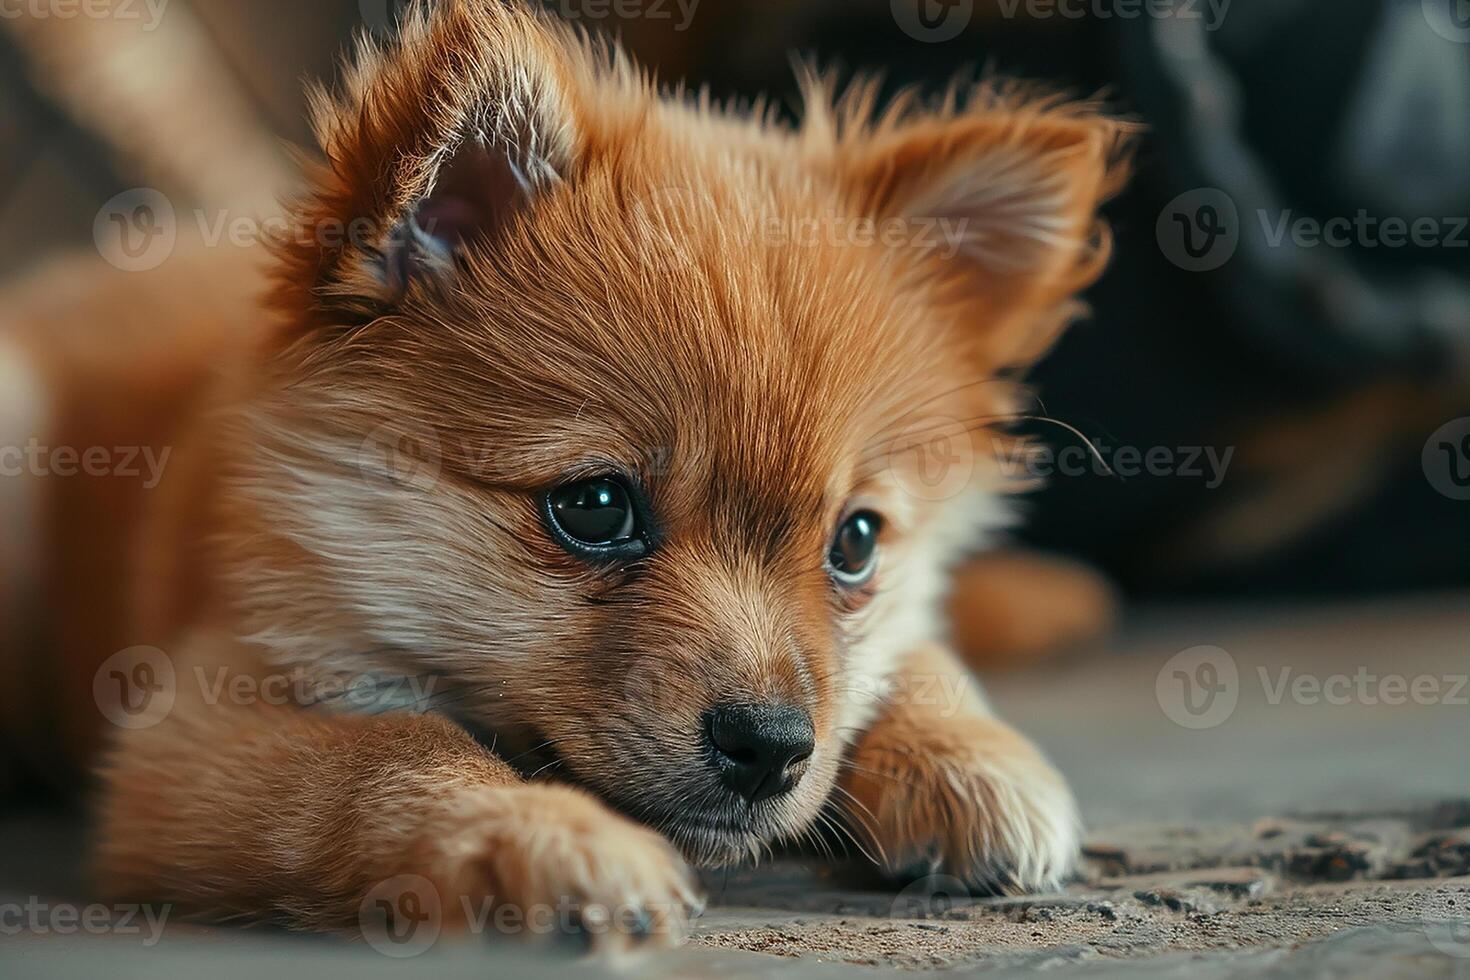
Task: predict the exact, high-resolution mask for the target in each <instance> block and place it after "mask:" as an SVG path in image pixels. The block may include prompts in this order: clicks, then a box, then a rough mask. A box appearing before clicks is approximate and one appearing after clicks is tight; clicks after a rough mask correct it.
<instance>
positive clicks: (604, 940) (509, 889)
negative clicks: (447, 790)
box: [430, 786, 702, 950]
mask: <svg viewBox="0 0 1470 980" xmlns="http://www.w3.org/2000/svg"><path fill="white" fill-rule="evenodd" d="M452 811H453V812H452V813H451V820H452V822H453V825H454V828H455V829H454V830H453V831H452V832H450V833H448V834H446V835H444V836H443V837H442V838H440V839H439V840H436V841H434V842H433V844H432V857H431V859H430V860H431V864H432V866H433V867H434V870H435V873H434V875H433V877H434V879H435V880H436V881H437V882H439V883H441V884H440V885H439V890H440V893H441V896H442V900H443V901H444V903H445V904H446V905H447V906H450V905H452V908H447V909H446V913H445V918H446V920H448V921H450V922H453V923H456V924H460V925H463V926H465V927H467V928H469V929H471V930H472V931H474V932H484V933H487V934H490V935H495V934H502V933H503V934H508V935H513V936H518V937H522V938H528V939H533V940H535V939H558V938H566V937H568V936H573V937H577V938H579V939H580V940H582V941H585V942H588V943H589V944H590V945H591V946H593V947H594V948H596V949H598V950H616V949H622V948H628V947H632V946H642V945H649V946H674V945H677V944H678V943H679V942H681V941H682V940H683V937H684V934H685V932H686V930H687V928H688V925H689V919H690V916H691V915H692V914H695V913H696V912H697V911H698V909H699V908H701V907H702V899H701V898H700V896H699V892H698V889H697V886H696V884H695V882H694V880H693V877H692V875H691V874H690V871H689V869H688V867H687V866H686V865H685V863H684V860H683V858H682V857H680V856H679V854H678V852H677V851H676V850H675V849H674V847H673V845H672V844H670V843H669V842H668V841H667V840H665V839H664V838H663V837H661V836H659V835H658V834H656V833H654V832H653V831H651V830H648V829H647V828H644V827H642V826H640V825H638V824H635V823H633V822H632V821H630V820H628V819H626V818H625V817H622V816H620V815H618V814H616V813H614V812H613V811H612V810H610V809H608V808H607V807H605V806H603V805H602V804H601V803H599V802H598V801H596V800H594V799H593V798H591V797H590V796H587V795H585V794H583V793H581V792H578V791H576V790H573V789H568V788H565V787H556V786H518V787H513V788H495V789H485V790H482V791H478V792H475V793H473V794H469V795H467V796H465V797H462V798H460V799H458V800H456V801H455V802H454V804H453V807H452Z"/></svg>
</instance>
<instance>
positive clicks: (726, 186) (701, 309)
mask: <svg viewBox="0 0 1470 980" xmlns="http://www.w3.org/2000/svg"><path fill="white" fill-rule="evenodd" d="M819 88H820V86H817V85H813V86H811V95H810V98H809V103H808V107H807V120H806V122H805V124H804V126H803V128H802V129H801V130H800V131H785V130H778V129H775V128H773V127H770V126H766V125H762V124H758V123H756V122H749V121H743V120H740V119H737V118H734V117H730V116H726V115H718V114H715V113H711V112H708V111H702V110H699V109H697V108H691V107H688V106H684V105H681V104H677V103H674V102H670V101H666V100H663V99H661V98H659V97H658V96H657V95H656V94H655V93H653V92H652V91H650V90H649V89H648V88H647V87H646V86H645V85H644V84H643V83H642V82H641V81H640V80H639V79H637V78H636V77H635V76H634V75H633V74H632V73H630V72H629V71H628V70H627V69H626V68H625V67H623V66H621V65H620V64H619V63H618V62H616V61H614V62H611V63H609V62H608V61H607V60H606V59H605V58H604V57H602V56H599V55H594V54H592V53H589V52H588V51H586V50H584V48H583V47H582V46H580V45H579V44H578V43H577V42H575V41H573V40H571V39H570V38H569V37H568V36H566V35H564V34H563V33H562V32H560V31H559V30H557V29H555V28H553V27H550V26H547V25H545V24H543V23H540V22H537V21H533V20H532V19H530V18H529V17H523V16H520V15H515V14H509V13H506V12H505V11H504V10H503V9H502V8H501V7H500V6H499V4H496V3H489V2H485V3H479V2H471V0H464V2H451V3H448V4H444V5H442V12H441V13H440V14H438V15H436V18H435V19H433V20H432V21H417V22H414V23H412V24H410V26H409V27H408V29H407V36H406V38H405V40H404V42H403V44H402V47H401V48H400V49H399V50H396V51H395V52H392V53H390V54H381V53H369V54H365V55H364V56H363V58H362V63H361V67H360V69H359V71H358V73H357V74H355V75H354V77H353V80H352V83H351V85H350V91H349V92H348V94H347V95H345V96H344V97H343V98H342V100H341V101H339V102H328V101H326V100H322V102H321V103H320V112H319V116H320V118H319V124H320V129H321V132H322V138H323V141H324V144H325V146H326V149H327V151H328V154H329V156H330V158H331V160H332V161H333V166H332V169H331V170H324V171H323V172H322V173H321V174H320V175H318V180H319V184H318V188H317V192H316V194H315V196H314V197H313V198H312V199H311V200H310V201H308V202H307V203H306V204H305V205H304V207H303V210H302V212H301V213H302V214H303V215H306V216H308V218H309V220H310V221H311V222H313V223H318V224H320V223H324V222H333V223H337V224H340V225H343V226H350V225H351V223H352V222H353V221H354V219H358V218H360V217H362V216H366V217H367V218H369V219H370V221H369V222H368V227H370V228H371V229H373V231H372V235H371V240H370V241H366V242H357V241H352V242H349V243H347V244H346V245H345V246H342V247H330V248H323V247H321V246H320V243H318V242H312V243H311V244H306V243H304V242H297V243H296V244H294V245H293V246H292V248H291V249H290V250H289V251H288V252H287V253H286V254H284V255H283V256H282V273H281V289H280V294H279V297H278V298H279V302H280V305H281V306H282V307H283V308H284V309H285V310H286V311H287V312H288V314H289V315H290V316H291V319H292V321H293V331H294V332H295V334H296V335H295V337H294V338H293V339H292V340H291V342H290V343H288V345H287V349H286V351H285V353H284V354H283V356H282V357H281V359H280V362H279V365H280V372H281V373H280V376H279V380H280V384H278V385H276V386H275V387H274V388H273V389H272V390H271V391H269V392H267V393H266V394H265V395H263V396H262V397H261V398H260V399H259V400H257V402H256V403H255V404H254V406H253V408H252V412H251V415H250V418H249V420H248V421H249V424H250V425H251V427H252V428H251V441H252V443H253V444H254V445H255V446H256V449H255V450H254V451H253V453H251V454H250V455H249V457H248V458H247V459H246V460H245V461H244V463H243V465H242V469H241V471H240V474H239V475H240V479H239V480H238V482H237V489H238V491H239V495H240V498H241V499H242V500H245V501H247V502H248V506H250V507H254V508H256V510H255V512H256V513H259V514H266V515H268V517H266V518H265V520H264V521H263V522H262V523H259V524H257V525H255V526H254V527H253V528H252V532H253V533H251V534H250V535H249V540H248V542H247V541H241V542H240V543H238V547H239V548H240V549H241V552H242V553H241V557H240V564H239V567H240V569H241V575H242V582H241V584H242V595H243V596H244V601H245V602H246V604H247V608H248V609H249V610H250V611H251V612H252V614H253V616H254V619H255V623H254V625H255V626H257V627H258V633H257V635H258V639H260V641H261V642H262V643H264V644H265V645H266V646H267V647H269V648H270V649H272V650H273V652H274V653H275V655H276V656H278V657H280V658H283V659H287V660H291V661H293V662H294V663H295V664H296V665H298V666H305V667H307V668H309V669H313V670H320V671H326V672H336V673H341V672H372V673H377V674H382V675H394V674H412V675H430V676H432V677H433V678H434V680H435V682H436V683H435V685H434V688H433V690H432V694H433V697H432V704H433V707H434V708H435V709H436V710H441V711H444V712H445V713H447V714H450V715H451V716H453V717H455V718H457V719H458V720H460V721H461V722H462V723H463V724H465V725H466V727H468V728H469V729H471V730H472V731H475V732H477V733H483V734H484V735H485V737H486V738H487V740H493V742H494V744H495V745H496V748H497V751H499V752H500V754H502V755H503V756H506V757H508V758H513V759H514V760H515V762H516V764H517V765H520V766H522V767H523V768H525V769H526V770H528V771H533V772H537V771H544V772H545V774H546V775H547V776H555V777H558V778H567V779H571V780H574V781H576V782H578V783H580V784H582V785H585V786H586V787H588V788H589V789H591V790H593V791H594V792H596V793H598V794H599V795H601V796H603V797H604V798H606V799H607V800H609V801H610V802H611V803H613V804H614V805H616V806H618V807H619V808H620V809H623V810H624V811H626V812H628V813H630V814H632V815H634V816H637V817H640V818H642V819H645V820H647V821H648V822H650V823H652V824H654V825H656V826H658V827H660V828H661V829H662V830H664V831H665V832H666V833H668V834H669V835H670V836H671V837H672V838H673V839H674V840H676V841H677V842H678V843H680V844H682V845H683V846H684V847H685V849H686V851H687V852H688V853H689V854H690V855H691V856H692V857H694V858H696V859H700V860H704V861H707V862H719V861H724V860H729V859H733V858H737V857H740V856H743V855H746V854H749V853H751V852H752V851H754V850H755V849H757V848H759V847H760V846H762V845H763V844H765V843H767V842H770V841H772V840H774V839H778V838H782V837H791V836H793V835H797V834H799V833H800V832H802V831H803V830H804V829H805V828H806V827H807V826H808V825H810V823H811V822H812V821H813V820H814V819H815V817H816V815H817V813H818V812H819V810H820V808H821V806H822V805H823V803H824V802H825V801H826V799H827V797H828V795H829V793H830V792H831V789H832V785H833V782H834V780H835V778H836V776H837V774H838V772H839V770H840V767H841V764H842V753H843V750H844V748H845V746H846V745H847V744H848V743H849V742H850V741H851V740H852V739H853V738H854V737H855V736H856V735H857V734H858V733H859V732H860V730H861V728H862V727H863V726H864V725H865V724H867V723H868V722H869V721H870V720H871V719H872V717H873V715H874V713H875V711H876V710H878V708H879V707H880V705H881V696H882V691H883V685H884V682H885V679H886V678H887V676H888V675H889V674H890V673H891V671H892V670H893V669H894V667H895V666H896V663H897V660H898V658H899V657H900V656H901V655H902V654H903V653H904V652H905V651H906V650H908V649H912V648H913V647H914V646H917V645H919V644H922V643H924V642H925V641H927V640H928V639H930V638H931V637H932V635H933V633H934V629H935V624H934V614H933V606H934V603H935V600H936V599H937V598H938V595H939V592H940V589H941V586H942V581H943V575H942V572H943V568H944V566H945V564H946V563H947V562H948V561H950V560H951V559H952V558H953V557H955V556H956V554H957V553H958V551H959V550H960V549H962V548H964V547H966V546H967V545H969V544H972V543H973V541H974V537H975V533H974V532H975V531H976V530H977V529H979V528H981V527H982V526H983V524H984V521H985V518H986V517H987V515H993V514H994V512H995V510H996V508H995V506H994V505H993V504H989V503H987V502H986V501H987V494H988V493H989V492H990V491H991V490H993V489H995V482H994V481H987V479H986V474H987V473H988V472H989V469H990V467H988V466H987V460H986V459H985V458H984V456H983V454H981V455H980V456H979V458H976V455H975V453H974V452H973V450H977V449H979V448H981V447H982V446H983V445H989V441H988V440H978V439H976V440H972V439H971V438H970V433H971V432H973V431H975V430H976V429H978V428H979V427H981V426H983V425H984V424H985V423H986V422H987V421H989V420H995V419H999V418H1002V417H1004V416H1005V415H1006V414H1007V412H1009V411H1010V410H1011V404H1010V401H1009V399H1010V389H1009V388H1008V387H1007V386H1006V385H1003V384H1000V383H997V382H993V381H988V380H987V379H989V378H992V377H993V376H994V375H995V373H996V372H997V371H999V370H1002V369H1004V368H1006V367H1008V366H1012V365H1015V364H1018V363H1021V362H1022V361H1024V360H1025V359H1026V358H1028V357H1030V356H1032V355H1034V353H1035V352H1036V350H1037V349H1038V348H1039V347H1041V346H1043V345H1044V343H1045V341H1046V339H1047V338H1049V336H1050V335H1051V333H1053V332H1054V329H1055V325H1056V324H1057V323H1059V322H1060V321H1061V320H1062V319H1064V317H1065V315H1066V312H1067V311H1066V309H1065V303H1066V300H1067V297H1068V296H1069V295H1070V294H1071V293H1072V292H1073V291H1074V290H1075V289H1076V287H1077V286H1078V285H1079V284H1080V283H1081V282H1083V281H1085V280H1086V279H1087V278H1088V277H1090V276H1091V275H1092V273H1093V271H1094V269H1095V266H1096V261H1097V252H1096V249H1095V248H1093V247H1092V245H1093V244H1094V243H1093V242H1092V233H1093V222H1094V209H1095V207H1096V206H1097V204H1098V202H1099V200H1100V199H1101V197H1102V196H1103V195H1105V194H1106V193H1107V192H1108V190H1109V189H1110V187H1111V185H1112V182H1113V179H1114V177H1113V174H1112V172H1111V170H1110V164H1111V163H1112V161H1113V160H1114V157H1115V151H1116V137H1117V130H1116V128H1114V127H1112V126H1111V125H1109V124H1106V123H1103V122H1101V121H1100V120H1098V119H1096V118H1095V117H1092V116H1090V115H1088V114H1086V113H1084V112H1081V111H1077V110H1068V109H1060V108H1055V107H1050V108H1049V107H1042V108H1035V107H1033V108H1030V109H1027V108H1024V107H1021V106H1019V105H1017V104H1015V103H1014V102H1013V100H1007V99H1002V98H999V97H996V96H993V95H990V96H986V95H981V96H978V97H977V98H978V100H979V101H978V102H977V104H976V107H975V108H974V109H973V110H971V111H969V112H966V113H961V114H956V113H952V112H951V113H947V114H944V115H934V116H929V115H925V114H923V113H921V112H918V111H911V112H909V113H908V114H906V115H902V116H894V117H892V118H890V119H888V120H887V121H886V122H883V123H881V124H871V123H869V122H868V120H867V118H866V117H867V115H868V109H867V107H866V106H864V105H862V104H861V100H858V101H857V102H856V103H853V104H852V105H850V106H849V107H848V108H847V109H845V110H833V109H831V108H830V107H829V100H828V99H827V97H826V95H825V94H823V93H822V92H820V91H818V89H819ZM936 439H937V440H939V441H940V443H941V444H943V445H944V446H946V452H947V453H948V454H949V455H948V456H946V457H944V458H942V459H940V460H937V461H936V460H935V459H934V458H933V457H932V456H930V455H929V454H927V453H926V451H925V450H926V447H927V446H930V445H932V444H934V443H935V440H936ZM956 454H957V455H956ZM936 462H947V463H950V464H958V466H959V467H960V468H961V472H959V473H958V475H957V476H956V474H954V473H952V472H950V473H939V474H937V475H938V477H939V482H938V483H936V480H935V477H936V473H935V472H934V470H933V466H934V465H935V463H936Z"/></svg>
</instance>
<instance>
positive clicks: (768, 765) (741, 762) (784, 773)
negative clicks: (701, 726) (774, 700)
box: [705, 704, 816, 803]
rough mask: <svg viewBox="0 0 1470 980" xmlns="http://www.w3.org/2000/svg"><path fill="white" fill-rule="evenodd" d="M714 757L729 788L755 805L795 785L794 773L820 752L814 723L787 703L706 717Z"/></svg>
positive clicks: (726, 709) (728, 709)
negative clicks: (803, 763) (816, 751)
mask: <svg viewBox="0 0 1470 980" xmlns="http://www.w3.org/2000/svg"><path fill="white" fill-rule="evenodd" d="M705 734H706V736H707V737H708V739H709V743H710V748H711V749H712V750H713V751H712V752H711V757H712V759H713V762H714V765H715V768H716V769H717V770H718V771H719V773H720V779H721V781H722V782H724V784H725V785H726V786H728V787H729V788H730V789H732V790H734V791H735V792H737V793H739V794H740V795H741V796H743V797H745V798H746V799H747V800H749V801H750V802H751V803H758V802H760V801H761V800H764V799H769V798H770V797H772V796H778V795H780V794H781V793H785V792H787V791H789V790H790V789H791V788H792V787H793V786H795V785H796V782H797V780H798V779H799V778H800V776H799V774H793V773H792V769H794V768H795V767H796V766H798V765H800V764H801V763H802V762H805V761H806V759H807V758H808V757H809V756H810V755H811V754H812V750H813V749H814V748H815V747H816V732H815V731H814V730H813V729H812V719H811V716H810V715H808V714H807V713H806V712H805V711H803V710H802V709H801V708H797V707H794V706H792V705H789V704H724V705H720V706H718V707H716V708H713V709H711V710H710V712H709V714H708V715H707V716H706V728H705Z"/></svg>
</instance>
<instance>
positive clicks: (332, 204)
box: [276, 0, 582, 324]
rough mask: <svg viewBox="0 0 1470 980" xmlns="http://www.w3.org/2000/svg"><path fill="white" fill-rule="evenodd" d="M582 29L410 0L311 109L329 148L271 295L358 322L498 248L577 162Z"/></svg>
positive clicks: (483, 8) (325, 316) (520, 14)
mask: <svg viewBox="0 0 1470 980" xmlns="http://www.w3.org/2000/svg"><path fill="white" fill-rule="evenodd" d="M580 53H581V47H580V44H579V42H578V41H577V40H576V39H575V38H573V37H572V36H571V35H570V33H569V32H568V31H566V30H565V29H564V28H561V27H559V26H554V25H552V24H550V23H549V22H547V21H546V20H544V19H542V18H539V17H537V16H535V15H532V14H530V13H527V12H525V11H521V10H518V9H513V8H511V7H509V6H507V5H505V4H503V3H501V2H500V0H441V2H440V3H438V4H436V5H435V6H434V7H433V8H430V7H428V6H427V5H416V6H415V7H413V8H411V10H410V12H409V14H408V15H407V17H406V19H405V22H404V24H403V27H402V31H401V34H400V37H399V39H398V41H397V42H396V43H395V44H394V45H392V46H391V47H388V48H378V47H376V46H374V45H372V44H370V43H369V42H364V43H363V46H362V47H361V48H360V49H359V51H358V53H357V57H356V59H355V62H354V64H353V65H352V66H350V67H349V68H348V72H347V77H346V81H345V84H344V87H343V90H342V92H341V93H340V94H337V95H333V94H330V93H328V92H326V91H324V90H320V89H318V90H317V91H315V92H314V93H313V98H312V110H313V119H314V123H315V128H316V132H317V137H318V140H319V142H320V143H321V147H322V151H323V154H324V156H325V160H324V161H322V162H321V163H320V164H318V165H316V166H314V167H312V168H311V173H310V176H311V180H312V190H311V192H310V193H309V194H308V195H307V196H306V197H305V198H304V199H303V200H301V201H299V202H297V205H296V207H295V209H294V212H293V215H292V218H293V222H292V223H293V226H294V227H293V231H294V232H295V233H294V234H293V235H292V236H291V237H290V239H289V240H287V241H286V242H284V243H283V245H282V247H281V249H280V250H279V251H280V253H281V258H282V264H281V267H280V273H279V276H278V289H277V294H276V299H277V301H278V305H280V306H282V307H284V308H285V309H286V312H287V313H288V315H290V316H292V318H293V319H294V320H296V321H297V322H301V321H302V320H304V321H306V322H308V323H310V322H325V323H333V324H350V323H352V322H356V321H361V320H365V319H369V318H371V317H373V316H377V315H381V314H383V313H385V312H388V311H391V310H392V309H393V308H394V306H395V305H396V304H398V303H399V302H400V301H401V300H402V298H403V297H404V296H405V294H406V293H407V292H408V291H409V290H411V289H413V288H415V286H416V285H417V284H420V283H427V284H433V283H436V282H443V281H444V280H445V279H446V278H448V277H453V276H454V275H455V273H456V269H457V266H458V263H459V262H460V261H461V260H462V259H463V257H464V254H465V253H466V252H468V251H472V250H474V249H477V248H493V247H495V245H496V242H497V239H498V238H500V236H502V235H504V234H506V233H507V232H508V230H509V229H510V228H511V227H512V226H513V225H514V223H515V222H516V221H517V219H518V217H519V215H520V214H521V213H522V212H524V211H525V210H526V209H527V208H529V207H531V206H533V204H534V203H535V201H536V199H537V198H538V196H540V195H543V194H546V193H549V192H551V191H552V190H553V189H554V188H555V186H556V185H557V184H558V183H560V182H561V181H562V180H564V179H566V178H567V177H568V176H569V175H570V174H571V173H572V172H573V171H574V170H575V169H576V168H577V166H578V162H579V157H580V147H581V144H582V135H581V132H582V130H581V121H580V120H579V118H578V108H577V105H576V100H575V98H574V95H573V92H574V89H575V78H576V72H577V71H578V68H579V65H578V62H577V57H578V55H579V54H580Z"/></svg>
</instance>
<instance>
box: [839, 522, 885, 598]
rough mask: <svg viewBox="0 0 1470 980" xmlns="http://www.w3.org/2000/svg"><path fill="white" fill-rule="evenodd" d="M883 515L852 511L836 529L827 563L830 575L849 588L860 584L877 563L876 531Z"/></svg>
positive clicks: (879, 529) (880, 525) (869, 575)
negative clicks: (854, 512)
mask: <svg viewBox="0 0 1470 980" xmlns="http://www.w3.org/2000/svg"><path fill="white" fill-rule="evenodd" d="M881 530H883V518H881V517H879V516H878V515H877V514H875V513H873V512H872V511H870V510H861V511H858V512H857V513H856V514H853V515H852V516H851V517H849V518H848V519H847V520H846V521H844V522H843V524H842V526H841V527H839V528H838V529H837V537H835V538H834V539H833V540H832V551H831V552H830V553H829V554H828V556H827V565H828V567H829V568H831V570H832V577H833V578H835V579H836V580H837V581H838V583H839V584H841V585H845V586H848V587H854V586H859V585H862V584H863V583H864V582H866V581H867V580H868V579H869V578H870V577H871V576H872V574H873V569H875V568H876V567H877V566H878V560H877V559H878V532H879V531H881Z"/></svg>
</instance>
